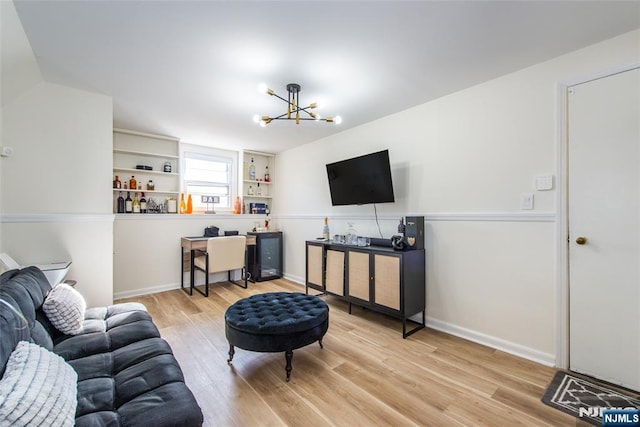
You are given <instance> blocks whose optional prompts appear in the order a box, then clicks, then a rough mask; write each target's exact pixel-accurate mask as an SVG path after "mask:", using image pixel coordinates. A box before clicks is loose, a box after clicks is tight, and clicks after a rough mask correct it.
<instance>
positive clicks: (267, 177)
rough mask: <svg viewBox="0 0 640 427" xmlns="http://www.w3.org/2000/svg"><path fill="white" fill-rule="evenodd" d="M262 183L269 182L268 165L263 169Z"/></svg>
mask: <svg viewBox="0 0 640 427" xmlns="http://www.w3.org/2000/svg"><path fill="white" fill-rule="evenodd" d="M264 182H271V175H269V165H267V166H266V167H265V168H264Z"/></svg>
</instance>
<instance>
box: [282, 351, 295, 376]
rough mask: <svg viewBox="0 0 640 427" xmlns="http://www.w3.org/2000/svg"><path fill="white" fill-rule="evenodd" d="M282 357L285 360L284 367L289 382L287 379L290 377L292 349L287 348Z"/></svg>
mask: <svg viewBox="0 0 640 427" xmlns="http://www.w3.org/2000/svg"><path fill="white" fill-rule="evenodd" d="M284 357H285V359H286V360H287V365H286V366H285V368H284V369H285V370H286V371H287V382H289V379H290V378H291V359H293V351H292V350H287V351H286V352H285V353H284Z"/></svg>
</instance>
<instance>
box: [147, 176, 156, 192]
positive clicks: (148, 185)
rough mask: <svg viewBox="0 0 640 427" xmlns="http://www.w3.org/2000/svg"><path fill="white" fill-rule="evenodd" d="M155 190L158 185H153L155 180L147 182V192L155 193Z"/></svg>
mask: <svg viewBox="0 0 640 427" xmlns="http://www.w3.org/2000/svg"><path fill="white" fill-rule="evenodd" d="M155 189H156V185H155V184H154V183H153V180H152V179H150V180H149V181H148V182H147V190H149V191H153V190H155Z"/></svg>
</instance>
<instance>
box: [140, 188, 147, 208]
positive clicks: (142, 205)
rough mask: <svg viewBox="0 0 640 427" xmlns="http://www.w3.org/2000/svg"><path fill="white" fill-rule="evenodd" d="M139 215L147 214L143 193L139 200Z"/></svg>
mask: <svg viewBox="0 0 640 427" xmlns="http://www.w3.org/2000/svg"><path fill="white" fill-rule="evenodd" d="M140 213H147V199H145V198H144V192H143V193H142V197H141V198H140Z"/></svg>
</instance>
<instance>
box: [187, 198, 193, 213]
mask: <svg viewBox="0 0 640 427" xmlns="http://www.w3.org/2000/svg"><path fill="white" fill-rule="evenodd" d="M187 213H188V214H190V213H193V199H192V198H191V194H189V197H188V198H187Z"/></svg>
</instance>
